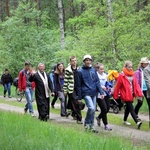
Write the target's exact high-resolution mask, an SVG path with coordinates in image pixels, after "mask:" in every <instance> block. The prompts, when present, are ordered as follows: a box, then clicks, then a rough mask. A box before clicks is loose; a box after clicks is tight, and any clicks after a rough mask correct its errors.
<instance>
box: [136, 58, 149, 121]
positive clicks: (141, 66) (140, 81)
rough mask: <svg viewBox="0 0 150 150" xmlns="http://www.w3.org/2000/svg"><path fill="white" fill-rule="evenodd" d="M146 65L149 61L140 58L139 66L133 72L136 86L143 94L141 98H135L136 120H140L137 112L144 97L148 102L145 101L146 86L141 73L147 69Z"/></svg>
mask: <svg viewBox="0 0 150 150" xmlns="http://www.w3.org/2000/svg"><path fill="white" fill-rule="evenodd" d="M148 64H149V61H148V59H147V57H143V58H141V61H140V64H139V66H138V67H139V68H138V69H137V70H136V72H135V76H136V78H137V80H138V84H139V85H140V87H141V90H142V91H143V94H144V96H143V97H137V104H136V106H135V113H136V115H137V118H138V120H140V118H139V117H138V112H139V110H140V108H141V106H142V104H143V100H144V97H145V98H146V100H147V101H148V99H147V85H146V81H145V79H144V73H143V71H144V68H145V67H147V66H148Z"/></svg>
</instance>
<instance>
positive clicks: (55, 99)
mask: <svg viewBox="0 0 150 150" xmlns="http://www.w3.org/2000/svg"><path fill="white" fill-rule="evenodd" d="M57 98H58V95H57V94H56V95H55V96H54V98H53V100H52V102H51V106H52V108H54V105H55V103H56V101H57Z"/></svg>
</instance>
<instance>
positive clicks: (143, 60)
mask: <svg viewBox="0 0 150 150" xmlns="http://www.w3.org/2000/svg"><path fill="white" fill-rule="evenodd" d="M140 63H141V64H142V63H143V64H148V63H149V60H148V58H147V57H142V58H141V61H140Z"/></svg>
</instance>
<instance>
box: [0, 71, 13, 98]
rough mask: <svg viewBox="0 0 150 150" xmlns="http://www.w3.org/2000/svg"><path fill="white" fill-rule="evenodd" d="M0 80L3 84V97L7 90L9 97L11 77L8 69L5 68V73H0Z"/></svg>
mask: <svg viewBox="0 0 150 150" xmlns="http://www.w3.org/2000/svg"><path fill="white" fill-rule="evenodd" d="M1 81H2V84H3V86H4V97H6V92H7V91H8V97H9V98H11V85H12V82H13V78H12V76H11V74H9V71H8V69H5V73H4V74H3V75H2V77H1Z"/></svg>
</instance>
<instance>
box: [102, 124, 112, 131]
mask: <svg viewBox="0 0 150 150" xmlns="http://www.w3.org/2000/svg"><path fill="white" fill-rule="evenodd" d="M104 129H105V130H107V131H111V130H112V128H110V127H109V126H108V125H106V126H105V128H104Z"/></svg>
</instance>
